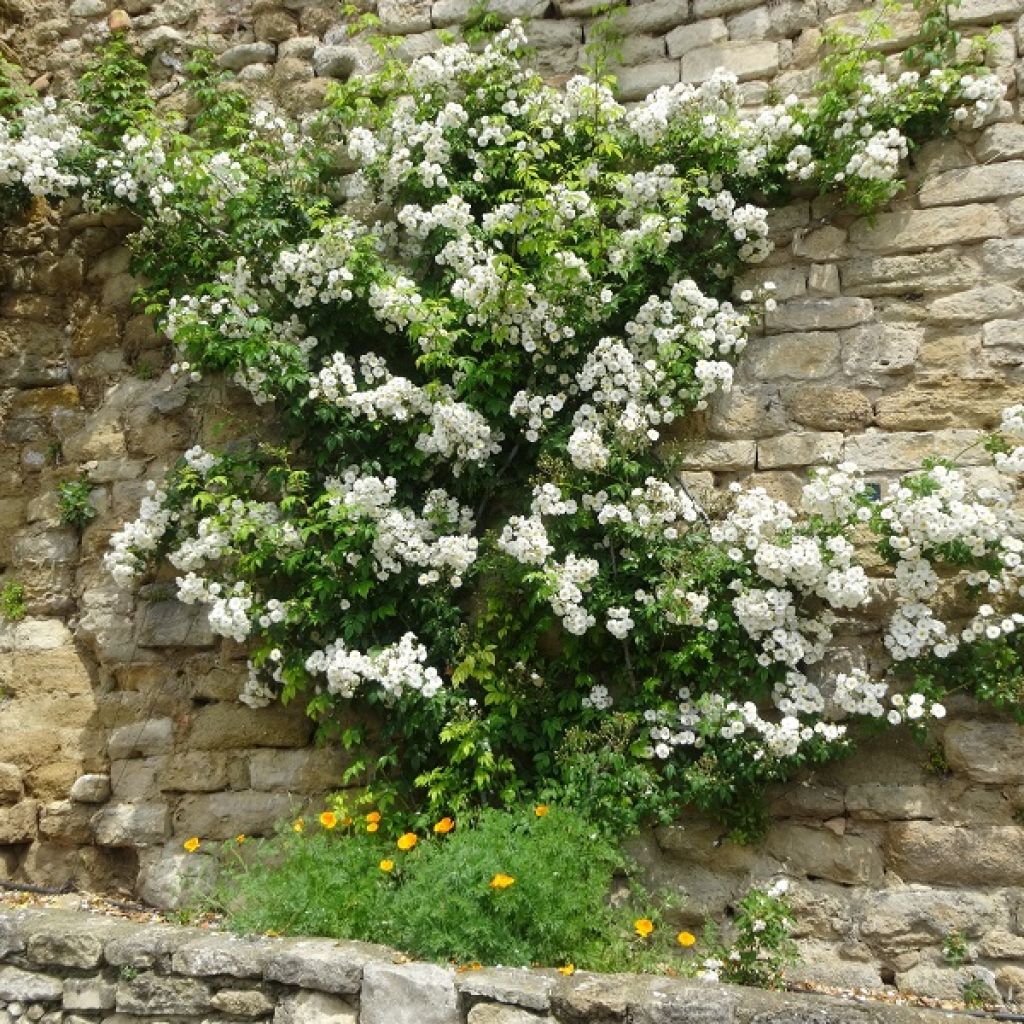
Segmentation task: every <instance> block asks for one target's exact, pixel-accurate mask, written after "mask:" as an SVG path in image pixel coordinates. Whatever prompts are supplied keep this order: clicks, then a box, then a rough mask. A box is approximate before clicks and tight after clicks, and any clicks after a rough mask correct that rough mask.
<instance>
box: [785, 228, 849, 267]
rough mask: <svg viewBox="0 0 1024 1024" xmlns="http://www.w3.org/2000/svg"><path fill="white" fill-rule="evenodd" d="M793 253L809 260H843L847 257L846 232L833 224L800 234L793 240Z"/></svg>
mask: <svg viewBox="0 0 1024 1024" xmlns="http://www.w3.org/2000/svg"><path fill="white" fill-rule="evenodd" d="M793 252H794V254H795V255H797V256H800V257H802V258H804V259H808V260H836V259H842V258H843V257H844V256H845V255H846V232H845V231H844V230H843V229H842V228H837V227H835V226H833V225H831V224H827V225H825V226H824V227H820V228H815V229H814V230H813V231H808V232H799V233H797V234H796V235H795V236H794V238H793Z"/></svg>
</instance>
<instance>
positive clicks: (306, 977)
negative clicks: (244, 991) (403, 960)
mask: <svg viewBox="0 0 1024 1024" xmlns="http://www.w3.org/2000/svg"><path fill="white" fill-rule="evenodd" d="M393 957H394V952H393V951H392V950H390V949H387V948H386V947H385V946H373V945H370V944H369V943H365V942H330V941H329V940H327V939H289V940H287V941H286V942H282V943H280V945H279V946H278V948H276V949H275V950H273V951H272V952H271V955H270V958H269V959H268V960H267V965H266V968H265V969H264V972H263V976H264V977H265V978H266V980H267V981H279V982H281V983H283V984H285V985H297V986H298V987H299V988H309V989H314V990H316V991H319V992H332V993H334V994H336V995H348V996H353V995H357V994H358V993H359V991H360V989H361V988H362V984H363V969H364V967H366V966H367V965H370V964H379V963H387V962H389V961H390V960H392V959H393Z"/></svg>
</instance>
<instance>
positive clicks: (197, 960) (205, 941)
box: [171, 934, 271, 978]
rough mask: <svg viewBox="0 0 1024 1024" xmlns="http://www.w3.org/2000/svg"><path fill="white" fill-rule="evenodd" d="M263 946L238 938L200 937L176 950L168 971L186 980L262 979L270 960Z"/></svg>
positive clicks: (257, 942)
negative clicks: (225, 976)
mask: <svg viewBox="0 0 1024 1024" xmlns="http://www.w3.org/2000/svg"><path fill="white" fill-rule="evenodd" d="M270 953H271V947H270V946H269V945H268V944H267V943H266V942H260V941H259V940H254V939H244V938H240V937H239V936H237V935H230V934H224V935H202V936H200V937H198V938H194V939H193V940H192V941H191V942H189V943H187V944H186V945H184V946H179V947H178V949H177V951H176V952H175V953H174V955H173V956H172V957H171V968H172V969H173V970H174V972H175V973H177V974H185V975H188V976H189V977H200V978H205V977H212V976H214V975H219V974H226V975H230V976H231V977H232V978H262V977H263V969H264V968H265V967H266V964H267V960H268V959H269V958H270Z"/></svg>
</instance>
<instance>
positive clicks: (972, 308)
mask: <svg viewBox="0 0 1024 1024" xmlns="http://www.w3.org/2000/svg"><path fill="white" fill-rule="evenodd" d="M1021 306H1022V300H1021V296H1020V293H1019V292H1017V290H1016V289H1014V288H1010V287H1008V286H1007V285H1004V284H994V285H988V286H987V287H982V288H972V289H971V290H970V291H966V292H959V293H958V294H956V295H946V296H944V297H943V298H941V299H935V300H934V301H933V302H931V303H930V305H929V306H928V319H929V320H931V321H933V322H934V323H939V324H970V323H980V322H983V321H985V320H994V319H997V318H998V319H1005V318H1009V317H1012V316H1016V315H1017V314H1019V313H1020V311H1021Z"/></svg>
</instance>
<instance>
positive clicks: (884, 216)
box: [850, 203, 1006, 253]
mask: <svg viewBox="0 0 1024 1024" xmlns="http://www.w3.org/2000/svg"><path fill="white" fill-rule="evenodd" d="M1005 230H1006V226H1005V223H1004V221H1003V217H1002V214H1001V213H1000V212H999V209H998V207H996V206H984V205H981V204H974V203H972V204H971V205H969V206H948V207H940V208H935V209H930V210H905V211H902V212H900V213H880V214H878V215H877V216H875V217H872V218H864V219H863V220H857V221H854V223H853V224H852V225H851V227H850V241H851V242H852V243H853V244H854V245H856V246H858V247H859V248H861V249H864V250H869V251H874V252H880V253H886V252H901V251H905V252H912V251H914V250H915V249H917V250H920V249H937V248H939V247H941V246H944V245H969V244H970V243H971V242H983V241H984V240H985V239H986V238H1001V237H1002V236H1003V234H1004V232H1005Z"/></svg>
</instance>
